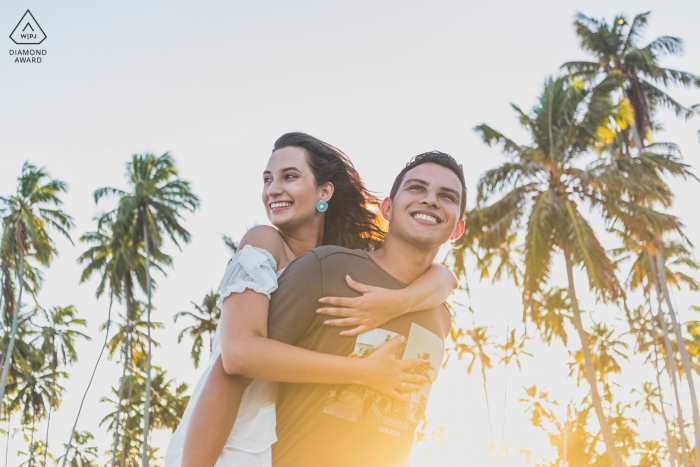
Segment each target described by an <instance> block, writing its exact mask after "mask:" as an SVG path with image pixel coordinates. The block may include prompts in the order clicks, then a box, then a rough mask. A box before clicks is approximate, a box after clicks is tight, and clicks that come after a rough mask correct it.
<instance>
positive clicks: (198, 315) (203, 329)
mask: <svg viewBox="0 0 700 467" xmlns="http://www.w3.org/2000/svg"><path fill="white" fill-rule="evenodd" d="M218 301H219V294H218V293H215V292H214V291H213V290H212V291H211V292H209V293H208V294H207V295H206V296H205V297H204V299H202V304H201V305H197V304H196V303H194V302H190V303H192V306H194V307H195V309H196V310H197V311H196V312H195V313H193V312H191V311H181V312H179V313H177V314H175V316H174V317H173V322H174V323H176V322H177V320H178V318H181V317H187V318H191V319H193V320H194V321H195V324H193V325H192V326H188V327H186V328H184V329H183V330H182V331H180V334H178V336H177V343H178V344H179V343H180V342H182V338H183V337H184V335H185V334H189V335H190V337H191V338H192V339H193V341H194V342H193V343H192V351H191V352H190V356H191V357H192V362H193V363H194V367H195V368H199V359H200V357H201V355H202V346H203V345H204V335H205V334H206V335H208V337H209V355H211V352H212V342H213V339H214V333H215V332H216V326H217V325H218V324H219V317H220V316H221V310H220V309H219V307H217V306H216V303H217V302H218Z"/></svg>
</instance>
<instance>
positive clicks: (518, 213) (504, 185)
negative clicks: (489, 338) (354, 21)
mask: <svg viewBox="0 0 700 467" xmlns="http://www.w3.org/2000/svg"><path fill="white" fill-rule="evenodd" d="M620 82H621V78H620V77H618V76H616V75H611V76H609V77H607V78H606V79H604V80H603V81H602V82H601V83H600V84H598V85H597V86H594V87H587V86H586V85H585V84H584V83H583V82H581V81H575V80H574V81H572V80H570V79H568V78H566V77H562V78H558V79H549V80H547V82H546V83H545V87H544V91H543V93H542V96H541V97H540V102H539V105H538V106H536V107H535V108H534V109H533V111H532V113H531V114H526V113H524V112H523V111H522V110H520V109H519V108H517V107H515V106H514V108H515V110H516V112H517V113H518V115H519V118H520V121H521V123H522V124H523V126H524V127H525V128H526V129H527V130H528V131H529V132H530V134H531V138H532V140H533V145H532V146H524V145H518V144H517V143H515V142H514V141H513V140H511V139H509V138H506V137H505V136H504V135H502V134H501V133H499V132H498V131H496V130H494V129H492V128H491V127H489V126H487V125H480V126H478V127H477V128H476V131H477V132H478V133H480V134H481V136H482V138H483V140H484V142H486V143H487V144H489V145H491V144H494V143H496V144H501V145H502V146H503V149H504V151H505V153H506V154H508V155H510V156H511V157H512V160H510V161H508V162H506V163H505V164H504V165H502V166H500V167H498V168H495V169H492V170H489V171H488V172H486V173H485V174H484V175H483V176H482V177H481V180H480V181H479V186H478V195H477V198H478V209H479V212H478V215H474V218H473V219H469V218H468V221H469V220H472V221H473V222H472V223H471V225H468V228H469V234H468V235H467V236H466V237H467V238H466V239H465V241H470V240H472V239H473V238H474V237H476V238H480V237H481V236H489V237H491V239H490V241H492V242H493V243H494V244H498V243H499V241H498V240H499V239H500V243H502V242H504V241H505V240H506V239H507V238H508V237H509V236H511V235H512V234H513V233H514V232H516V231H517V229H518V227H519V225H520V222H521V220H522V219H523V218H524V217H526V216H527V220H526V221H523V222H524V223H525V224H526V225H527V228H526V236H525V247H524V258H525V259H524V263H525V274H524V279H523V302H524V304H525V307H526V309H527V307H528V304H529V303H530V302H531V300H532V299H533V297H535V296H536V295H537V294H538V293H539V292H540V284H541V283H542V282H544V281H545V280H546V278H547V277H548V276H549V272H550V267H551V261H552V253H553V252H554V251H555V250H559V251H561V252H562V253H563V254H564V259H565V263H566V271H567V278H568V297H569V300H570V304H571V308H572V311H573V321H574V325H575V327H576V330H577V331H578V334H579V338H580V340H581V350H582V353H583V357H584V363H585V365H586V370H587V371H586V376H587V379H588V382H589V385H590V387H591V396H592V398H593V405H594V408H595V411H596V415H597V416H598V421H599V423H600V426H601V431H602V434H603V439H604V441H605V445H606V449H607V451H608V453H609V454H610V459H611V461H612V463H613V465H614V466H615V467H622V465H623V464H622V459H621V457H620V454H619V452H618V451H617V449H616V447H615V443H614V438H613V434H612V432H611V430H610V427H609V425H608V423H607V421H606V418H605V414H604V411H603V407H602V404H601V400H600V395H599V393H598V388H597V381H596V378H595V371H594V369H593V360H592V357H591V353H590V345H589V342H588V334H587V333H586V331H585V330H584V328H583V323H582V321H581V312H580V310H579V307H578V300H577V298H576V288H575V285H574V278H573V268H574V265H575V264H581V265H582V266H583V268H584V269H585V271H586V272H587V275H588V279H589V287H590V288H591V289H592V290H594V291H596V292H597V294H598V297H599V298H600V299H602V300H603V301H608V300H612V301H615V300H617V299H618V298H619V297H620V296H621V287H620V284H619V283H618V281H617V278H616V277H615V272H614V265H613V264H612V263H611V261H610V259H609V258H608V257H607V254H606V252H605V250H604V248H603V247H602V245H601V244H600V242H599V241H598V239H597V238H596V235H595V233H594V231H593V229H592V228H591V226H590V225H589V224H588V222H587V220H586V219H585V218H584V217H583V215H582V214H581V213H580V211H579V210H578V202H586V201H589V202H592V201H591V199H593V200H596V198H595V196H596V195H598V194H599V189H598V190H597V189H596V187H595V186H590V185H589V183H587V179H584V178H583V175H584V174H585V171H584V170H581V169H579V168H577V167H576V165H575V164H576V163H577V162H578V161H579V159H580V158H581V157H583V156H585V155H587V154H588V153H589V151H590V150H591V149H593V147H594V145H595V144H596V143H597V142H598V141H600V137H599V135H600V129H601V128H605V127H607V126H608V125H609V124H610V123H609V122H610V121H611V120H612V119H614V118H616V117H618V118H619V115H620V113H621V110H620V107H621V106H620V105H614V104H613V103H612V101H611V99H610V93H611V92H612V91H613V90H614V89H616V88H617V87H618V86H619V85H620ZM622 106H623V107H624V103H623V104H622ZM579 187H581V189H579ZM496 193H506V194H505V195H504V196H503V197H502V198H501V199H500V200H498V201H496V202H495V203H493V204H491V205H490V206H487V207H484V202H485V201H488V200H489V199H491V198H493V197H494V196H495V195H496ZM575 198H578V200H579V201H578V202H577V201H576V200H575ZM626 208H627V209H629V210H630V211H632V210H634V211H635V212H637V211H639V209H637V208H638V207H637V206H626ZM528 210H529V215H527V212H528ZM619 216H620V215H619V214H618V215H616V216H615V217H613V219H615V218H616V217H619ZM647 217H648V216H647ZM468 224H469V222H468ZM470 237H471V238H470Z"/></svg>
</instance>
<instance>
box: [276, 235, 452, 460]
mask: <svg viewBox="0 0 700 467" xmlns="http://www.w3.org/2000/svg"><path fill="white" fill-rule="evenodd" d="M346 274H349V275H350V276H351V277H352V278H353V279H355V280H357V281H359V282H362V283H364V284H368V285H373V286H377V287H383V288H387V289H400V288H403V287H406V284H404V283H403V282H401V281H399V280H397V279H396V278H394V277H393V276H391V275H390V274H389V273H387V272H386V271H384V270H383V269H382V268H380V267H379V265H377V263H375V262H374V260H372V259H371V258H370V257H369V255H368V254H367V253H366V252H365V251H362V250H348V249H346V248H341V247H335V246H324V247H321V248H317V249H315V250H311V251H309V252H307V253H305V254H303V255H301V256H300V257H298V258H297V259H295V260H294V261H293V262H292V263H290V265H289V266H287V268H286V270H285V271H284V273H283V274H282V275H281V276H280V278H279V288H278V289H277V291H275V293H274V294H272V300H271V301H270V311H269V319H268V337H270V338H271V339H275V340H278V341H280V342H285V343H287V344H292V345H295V346H297V347H301V348H304V349H310V350H314V351H317V352H323V353H327V354H333V355H341V356H350V355H351V356H353V357H359V358H362V357H366V356H367V355H369V354H370V353H371V352H372V350H373V349H375V348H377V347H379V346H380V345H381V344H382V343H383V342H386V341H387V340H388V339H390V338H391V337H393V336H395V335H396V334H397V333H398V334H401V335H404V336H407V337H408V339H407V340H406V343H405V344H404V345H402V346H401V347H400V348H399V349H397V358H405V359H412V358H418V357H419V356H420V357H421V358H426V359H428V360H430V364H429V365H426V366H425V367H421V368H419V369H418V370H416V372H419V373H421V374H425V375H427V376H429V377H430V379H431V380H433V381H434V380H435V378H436V377H437V372H438V369H439V368H440V363H441V361H442V355H443V351H444V339H445V337H447V334H448V333H449V332H450V329H451V327H452V321H451V317H450V314H449V312H448V311H447V308H446V307H445V306H444V305H441V306H439V307H437V308H433V309H431V310H425V311H419V312H415V313H408V314H405V315H403V316H399V317H397V318H394V319H392V320H391V321H389V322H388V323H386V324H384V325H383V326H381V328H380V329H375V330H373V331H369V332H367V333H364V334H362V335H360V336H358V337H344V336H340V335H339V332H340V331H341V330H342V329H343V328H338V327H330V326H325V325H324V324H323V321H324V320H326V319H328V317H327V316H325V315H319V314H317V313H316V309H318V308H319V306H320V304H319V302H318V299H319V298H321V297H327V296H338V297H355V296H358V295H359V293H358V292H356V291H354V290H352V289H350V288H349V287H348V286H347V284H346V282H345V275H346ZM430 386H431V384H425V385H424V388H423V389H422V390H421V391H419V392H415V393H411V395H410V397H409V400H408V401H407V402H401V401H396V400H394V399H391V398H389V397H388V396H386V395H384V394H381V393H377V392H375V391H372V390H371V389H369V388H367V387H366V386H357V385H321V384H286V383H283V384H281V385H280V391H279V396H278V398H277V438H278V441H277V443H275V444H274V445H273V446H272V456H273V465H274V467H288V466H289V467H330V466H334V467H342V466H348V467H350V466H353V467H355V466H358V467H359V466H361V467H371V466H381V467H393V466H405V465H407V463H408V457H409V456H410V454H411V447H412V445H413V438H414V432H415V427H416V425H417V422H419V421H420V419H421V417H422V415H423V411H424V410H425V405H426V403H427V400H428V393H429V391H430Z"/></svg>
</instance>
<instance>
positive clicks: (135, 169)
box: [95, 153, 199, 467]
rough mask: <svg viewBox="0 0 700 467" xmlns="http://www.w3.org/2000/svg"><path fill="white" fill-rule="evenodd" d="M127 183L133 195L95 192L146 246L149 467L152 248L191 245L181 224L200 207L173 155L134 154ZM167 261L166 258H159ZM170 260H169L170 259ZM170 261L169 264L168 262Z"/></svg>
mask: <svg viewBox="0 0 700 467" xmlns="http://www.w3.org/2000/svg"><path fill="white" fill-rule="evenodd" d="M127 175H128V183H129V185H131V186H132V188H133V191H132V192H125V191H123V190H118V189H116V188H101V189H99V190H97V191H95V201H96V202H97V201H99V199H100V198H102V197H104V196H107V195H115V196H118V197H119V206H118V207H117V209H116V210H115V211H116V224H119V226H120V229H121V230H122V231H123V232H128V235H129V236H130V237H131V243H132V245H141V244H143V249H144V253H145V257H146V295H147V297H148V309H147V321H148V323H149V326H148V342H149V349H148V353H147V358H146V361H147V365H146V367H147V368H146V389H145V394H144V398H145V406H144V428H145V429H144V433H143V452H142V467H148V427H149V426H150V424H149V416H150V407H149V406H150V396H149V395H150V391H151V376H150V372H151V328H150V322H151V292H152V290H151V270H150V269H151V267H150V266H151V247H153V249H154V251H160V248H161V245H162V242H163V234H167V235H168V237H169V238H170V239H171V240H172V241H173V243H175V245H176V246H177V247H178V248H180V244H179V243H178V239H180V240H181V241H183V242H185V243H188V242H189V240H190V234H189V232H188V231H187V230H186V229H185V228H184V227H183V226H182V225H181V223H180V222H181V220H182V212H181V211H183V210H186V211H189V212H194V211H195V210H196V209H197V208H198V207H199V198H197V197H196V196H195V195H194V194H193V193H192V192H191V190H190V186H189V183H188V182H185V181H182V180H180V179H178V178H177V175H178V172H177V169H176V168H175V161H174V160H173V158H172V157H171V156H170V154H168V153H165V154H163V155H162V156H160V157H155V156H154V155H152V154H146V155H143V156H142V155H134V156H133V157H132V160H131V162H129V163H128V164H127ZM159 259H161V261H163V260H165V255H163V257H161V258H159ZM167 260H170V258H169V257H168V258H167ZM168 262H169V261H168Z"/></svg>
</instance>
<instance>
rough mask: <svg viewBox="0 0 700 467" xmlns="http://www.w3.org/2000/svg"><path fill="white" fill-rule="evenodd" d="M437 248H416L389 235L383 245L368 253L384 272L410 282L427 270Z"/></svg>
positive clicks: (407, 282)
mask: <svg viewBox="0 0 700 467" xmlns="http://www.w3.org/2000/svg"><path fill="white" fill-rule="evenodd" d="M438 249H439V247H438V248H434V249H426V248H418V247H416V246H414V245H411V244H409V243H406V242H405V241H403V240H401V239H398V238H396V237H395V236H392V235H389V236H387V239H386V241H385V242H384V245H383V246H382V247H381V248H380V249H378V250H376V251H370V252H369V255H370V257H371V258H372V259H373V260H374V262H375V263H377V264H378V265H379V267H381V268H382V269H384V270H385V271H386V272H388V273H389V274H391V275H392V276H394V277H395V278H396V279H398V280H400V281H401V282H405V283H406V284H410V283H411V282H413V281H414V280H416V279H417V278H418V277H420V276H422V275H423V273H425V271H427V270H428V268H429V267H430V265H431V264H432V262H433V260H434V259H435V256H436V255H437V252H438Z"/></svg>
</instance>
